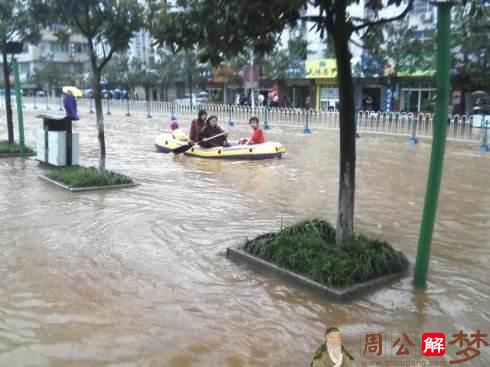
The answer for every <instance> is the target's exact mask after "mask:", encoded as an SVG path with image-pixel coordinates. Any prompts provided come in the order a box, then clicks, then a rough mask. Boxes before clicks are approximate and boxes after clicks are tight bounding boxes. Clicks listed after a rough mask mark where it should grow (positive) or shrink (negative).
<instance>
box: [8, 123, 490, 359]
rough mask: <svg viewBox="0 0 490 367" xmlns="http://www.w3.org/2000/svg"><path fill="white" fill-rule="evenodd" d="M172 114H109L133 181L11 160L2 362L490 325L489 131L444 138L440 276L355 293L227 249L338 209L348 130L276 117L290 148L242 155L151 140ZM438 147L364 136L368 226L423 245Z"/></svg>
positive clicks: (353, 346)
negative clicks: (55, 178) (208, 155)
mask: <svg viewBox="0 0 490 367" xmlns="http://www.w3.org/2000/svg"><path fill="white" fill-rule="evenodd" d="M27 121H28V126H27V136H26V139H27V141H28V142H29V143H33V139H34V128H35V127H36V126H37V125H38V122H37V121H35V119H34V118H33V114H28V115H27ZM166 121H167V120H166V119H165V120H163V119H161V120H159V119H158V118H154V119H152V120H146V119H144V118H134V117H132V118H126V117H125V118H120V117H119V116H111V117H109V118H107V120H106V129H107V132H106V135H107V144H108V168H110V169H114V170H117V171H120V172H123V173H126V174H129V175H131V176H133V177H135V178H136V179H137V180H139V181H140V182H141V183H142V185H141V186H138V187H136V188H133V189H127V190H119V191H108V192H90V193H84V194H71V193H68V192H65V191H60V190H58V189H56V188H53V187H51V186H48V185H47V184H46V183H44V182H42V181H40V180H39V179H37V175H38V174H39V173H41V172H42V169H41V168H39V167H38V165H37V164H36V162H35V161H33V160H26V161H22V160H20V159H2V160H0V177H1V182H0V248H1V251H0V365H1V366H4V365H5V366H34V365H35V366H106V365H109V364H110V365H113V366H179V367H180V366H306V365H308V364H309V361H310V359H311V356H312V352H313V350H314V349H315V347H316V346H317V344H318V343H319V342H320V341H321V339H322V335H323V331H324V328H325V326H327V325H338V326H340V328H341V330H342V334H343V336H344V339H345V342H346V344H347V346H348V347H349V349H350V351H351V352H352V354H353V355H354V356H355V357H359V349H360V348H359V335H360V333H361V332H366V331H385V332H391V331H407V332H408V331H411V332H420V331H435V330H442V331H445V332H447V333H453V332H456V331H457V330H459V329H460V328H463V329H465V330H467V331H476V329H477V328H484V326H485V325H486V326H488V325H490V323H489V321H490V313H489V311H488V304H489V296H488V295H489V294H490V286H489V282H488V280H489V277H488V265H487V264H488V262H489V261H490V251H489V245H490V241H489V238H490V219H489V218H490V195H489V194H490V186H489V183H488V177H489V176H488V172H489V171H490V158H489V156H488V154H487V155H486V154H483V153H479V152H478V150H477V146H476V145H475V144H470V145H467V144H458V143H449V145H448V148H447V154H446V157H447V159H446V164H445V173H444V178H443V186H442V192H441V198H440V210H439V217H438V222H437V225H436V232H435V235H434V243H433V251H432V261H431V270H430V278H429V288H428V290H427V291H426V292H421V291H414V290H413V289H412V285H411V279H410V278H406V279H403V280H401V281H399V282H397V283H395V284H393V285H392V286H390V287H389V288H387V289H384V290H381V291H378V292H376V293H374V294H371V295H367V296H364V297H363V298H361V299H359V300H357V301H355V302H351V303H346V304H341V303H336V302H332V301H329V300H327V299H324V298H322V297H320V296H318V295H315V294H312V293H310V292H308V291H304V290H302V289H300V288H298V287H296V286H294V285H291V284H288V283H285V282H284V281H282V280H280V279H276V278H274V277H272V276H269V275H264V274H260V273H256V272H254V271H252V270H250V269H248V268H247V267H246V266H243V265H238V266H237V265H236V264H233V263H231V262H229V261H228V260H227V259H226V258H225V257H224V251H225V249H226V247H227V246H229V245H230V244H235V243H237V242H239V241H241V240H243V239H244V238H246V237H252V236H254V235H257V234H260V233H263V232H265V231H271V230H276V229H278V228H279V227H280V226H281V222H283V223H285V224H289V223H292V222H294V221H296V220H298V219H302V218H305V217H314V216H323V217H325V218H326V219H328V220H329V221H334V220H335V213H336V198H337V171H338V168H337V161H338V147H337V142H338V136H337V133H336V132H331V131H323V132H319V131H315V132H314V133H313V134H312V135H308V136H306V135H303V134H301V131H293V130H282V129H279V128H274V127H273V129H272V130H270V131H267V132H266V134H267V137H268V138H269V139H270V140H277V141H281V142H282V143H284V144H285V145H286V146H287V148H288V154H287V155H286V156H285V157H284V158H283V159H281V160H270V161H258V162H243V161H240V162H228V161H214V160H202V159H196V158H189V157H185V156H177V157H173V156H170V155H163V154H159V153H156V152H154V149H153V146H152V143H153V138H154V136H155V135H156V134H157V133H158V132H159V131H161V130H162V129H163V128H164V127H165V126H166V124H167V122H166ZM75 125H76V126H75V130H78V131H80V133H81V161H82V163H83V164H96V162H97V143H96V135H95V126H94V125H95V124H94V123H93V122H90V121H87V120H83V119H82V120H81V121H79V122H77V123H76V124H75ZM186 127H187V126H185V128H186ZM4 129H5V123H4V121H3V120H2V121H0V136H4V135H5V131H4ZM231 134H232V137H234V138H237V137H239V136H247V135H248V134H249V131H248V130H247V129H246V128H244V127H243V128H242V127H240V128H232V129H231ZM429 153H430V142H427V141H422V142H421V143H420V144H419V145H418V146H415V147H414V146H410V145H409V144H407V142H406V141H405V139H404V138H399V137H397V138H395V137H388V136H368V135H365V136H363V137H362V138H361V139H359V140H358V181H357V182H358V187H357V202H356V206H357V207H356V210H357V211H356V215H357V217H356V226H357V230H358V231H362V232H365V233H368V234H370V235H372V236H378V237H380V238H383V239H386V240H387V241H389V242H391V243H392V244H394V246H396V247H397V248H399V249H401V250H403V251H404V252H405V253H406V254H407V255H408V257H409V258H410V260H411V261H413V260H414V256H415V254H416V244H417V236H418V230H419V224H420V219H419V218H420V215H421V211H422V205H423V193H424V189H425V183H426V172H427V165H428V159H429ZM485 331H487V332H488V331H489V330H485ZM485 361H486V362H485ZM488 362H490V357H489V354H488V353H485V352H484V353H482V356H481V357H480V359H479V360H478V362H477V363H483V364H481V365H482V366H484V365H485V366H486V365H488ZM475 365H478V364H475Z"/></svg>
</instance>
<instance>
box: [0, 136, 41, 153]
mask: <svg viewBox="0 0 490 367" xmlns="http://www.w3.org/2000/svg"><path fill="white" fill-rule="evenodd" d="M24 152H25V153H33V150H32V149H31V148H29V147H28V146H25V149H24ZM17 153H20V145H19V144H17V143H14V144H9V142H8V141H3V140H2V141H0V155H1V154H17Z"/></svg>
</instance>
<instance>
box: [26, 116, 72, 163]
mask: <svg viewBox="0 0 490 367" xmlns="http://www.w3.org/2000/svg"><path fill="white" fill-rule="evenodd" d="M38 117H40V118H42V119H43V127H42V128H39V129H38V130H37V137H36V147H37V156H36V159H37V160H38V161H39V162H44V163H47V164H51V165H53V166H71V165H78V164H79V160H78V149H79V135H78V133H73V132H72V120H71V119H69V118H67V117H66V116H64V115H55V114H47V113H42V114H40V115H39V116H38Z"/></svg>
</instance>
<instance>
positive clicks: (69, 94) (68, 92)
mask: <svg viewBox="0 0 490 367" xmlns="http://www.w3.org/2000/svg"><path fill="white" fill-rule="evenodd" d="M63 93H64V94H65V97H64V98H63V106H64V107H65V111H66V117H68V118H69V119H70V120H75V121H76V120H79V119H80V117H79V116H78V110H77V100H76V99H75V96H74V93H73V90H72V89H71V88H70V87H63Z"/></svg>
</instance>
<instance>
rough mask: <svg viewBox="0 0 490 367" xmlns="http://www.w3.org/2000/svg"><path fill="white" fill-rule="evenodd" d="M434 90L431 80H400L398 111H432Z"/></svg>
mask: <svg viewBox="0 0 490 367" xmlns="http://www.w3.org/2000/svg"><path fill="white" fill-rule="evenodd" d="M435 92H436V89H435V85H434V84H433V82H431V81H413V80H412V81H402V82H401V83H400V111H402V112H433V111H434V97H435Z"/></svg>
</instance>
